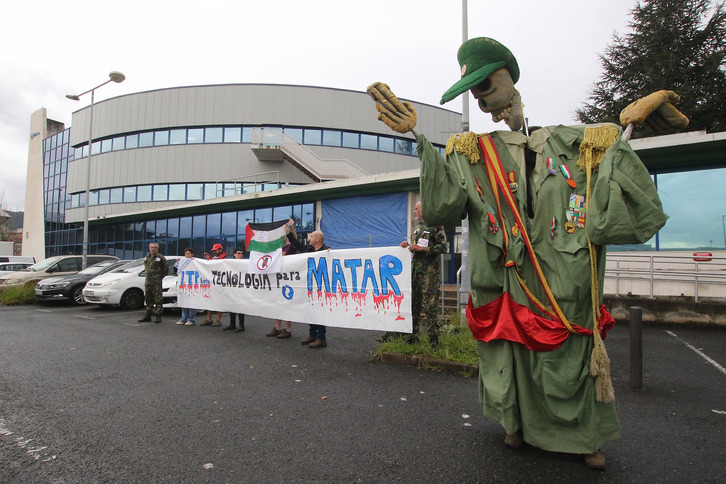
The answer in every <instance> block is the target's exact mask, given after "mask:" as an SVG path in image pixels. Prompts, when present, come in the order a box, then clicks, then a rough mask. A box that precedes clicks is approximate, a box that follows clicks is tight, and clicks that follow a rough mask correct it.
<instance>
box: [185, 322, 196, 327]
mask: <svg viewBox="0 0 726 484" xmlns="http://www.w3.org/2000/svg"><path fill="white" fill-rule="evenodd" d="M194 324H195V323H194V321H187V322H186V323H184V326H194Z"/></svg>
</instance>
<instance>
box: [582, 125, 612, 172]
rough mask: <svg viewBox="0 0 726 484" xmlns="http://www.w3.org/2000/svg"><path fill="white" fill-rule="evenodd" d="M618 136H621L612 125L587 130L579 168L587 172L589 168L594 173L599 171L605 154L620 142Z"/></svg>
mask: <svg viewBox="0 0 726 484" xmlns="http://www.w3.org/2000/svg"><path fill="white" fill-rule="evenodd" d="M618 136H620V132H619V131H618V128H616V127H615V126H613V125H612V124H604V125H602V126H598V127H595V128H585V135H584V136H583V138H582V143H581V144H580V158H579V159H578V160H577V167H578V168H580V170H582V171H586V170H587V168H588V167H589V168H590V169H591V170H592V171H593V172H595V171H597V167H598V166H599V165H600V161H602V159H603V157H604V156H605V152H606V151H607V150H608V149H609V148H610V147H611V146H612V145H613V144H614V143H615V142H616V141H617V140H618Z"/></svg>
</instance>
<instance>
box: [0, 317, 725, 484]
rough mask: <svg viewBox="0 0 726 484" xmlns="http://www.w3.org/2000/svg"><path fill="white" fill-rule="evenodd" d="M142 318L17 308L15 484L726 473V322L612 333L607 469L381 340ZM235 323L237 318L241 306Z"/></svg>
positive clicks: (10, 342) (703, 477) (9, 450)
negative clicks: (612, 405) (516, 424)
mask: <svg viewBox="0 0 726 484" xmlns="http://www.w3.org/2000/svg"><path fill="white" fill-rule="evenodd" d="M140 315H141V312H136V311H121V310H116V309H111V310H108V309H106V310H104V309H100V308H97V307H93V306H84V307H73V306H66V305H59V306H50V305H42V306H41V305H39V306H27V307H15V308H13V307H0V482H2V483H4V484H7V483H27V482H33V483H35V482H39V483H41V482H42V483H44V482H49V483H50V482H52V483H70V482H83V483H92V482H139V483H141V482H143V483H149V482H169V483H172V482H174V483H182V482H213V483H216V482H371V483H373V482H376V483H378V482H427V483H450V482H457V483H476V482H548V483H549V482H568V483H569V482H598V483H600V482H602V483H629V482H639V483H641V482H673V483H683V482H689V483H690V482H693V483H711V482H713V483H716V482H719V483H720V482H723V480H724V476H725V475H726V459H725V457H726V455H725V454H726V450H725V448H724V446H725V443H726V438H725V437H726V435H725V434H726V398H725V397H726V369H725V368H724V367H726V328H718V327H717V328H713V327H695V326H689V325H680V326H666V325H659V324H649V325H647V326H646V327H645V328H644V340H643V341H644V343H643V361H644V364H643V388H640V389H635V388H631V387H630V384H629V382H630V368H629V328H628V326H627V325H616V327H615V329H613V330H612V331H611V332H610V334H609V335H608V338H607V340H606V341H605V342H606V345H607V349H608V352H609V354H610V358H611V360H612V376H613V383H614V386H615V391H616V401H617V405H618V410H619V416H620V420H621V425H622V430H623V438H622V440H621V441H619V442H612V443H608V444H607V445H605V446H604V448H603V451H604V453H605V454H606V456H607V469H606V470H605V471H603V472H600V471H593V470H590V469H587V468H586V467H585V466H584V464H582V462H581V458H580V457H578V456H572V455H566V454H554V453H549V452H544V451H540V450H538V449H534V448H531V447H527V446H525V448H523V449H522V450H519V451H513V450H511V449H508V448H506V447H505V446H504V445H503V444H502V440H503V437H504V434H503V431H502V430H501V428H499V426H498V424H495V423H493V422H490V421H487V420H486V419H484V417H483V416H482V415H481V409H480V405H479V403H478V402H477V390H476V385H477V382H476V379H475V378H467V377H464V376H461V375H458V374H454V373H446V372H436V371H429V370H419V369H415V368H411V367H403V366H395V365H385V364H380V363H374V362H372V361H371V353H372V352H373V351H374V350H375V347H376V342H375V339H376V337H377V336H379V334H377V333H373V332H368V331H360V330H348V329H339V328H331V329H330V330H329V332H328V338H329V340H328V341H329V346H328V347H327V348H324V349H317V350H312V349H309V348H307V347H305V346H302V345H300V344H299V340H300V339H302V338H303V337H305V336H307V326H306V325H301V324H293V338H291V339H288V340H277V339H274V338H266V337H265V333H266V332H267V331H269V329H270V328H271V327H272V322H271V321H270V320H267V319H264V318H248V321H247V323H246V327H247V331H245V332H243V333H233V332H230V331H221V330H220V329H219V328H210V327H199V326H196V327H184V326H176V325H175V324H174V322H175V321H176V320H177V319H178V318H177V316H178V313H176V314H175V313H167V314H165V316H164V319H163V322H162V323H161V324H152V323H137V322H136V320H137V319H139V317H140ZM225 319H226V316H225Z"/></svg>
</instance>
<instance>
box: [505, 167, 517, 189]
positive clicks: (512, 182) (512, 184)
mask: <svg viewBox="0 0 726 484" xmlns="http://www.w3.org/2000/svg"><path fill="white" fill-rule="evenodd" d="M507 178H509V189H510V190H511V191H512V193H514V192H516V191H517V189H518V188H519V183H517V174H516V173H514V171H510V172H509V173H507Z"/></svg>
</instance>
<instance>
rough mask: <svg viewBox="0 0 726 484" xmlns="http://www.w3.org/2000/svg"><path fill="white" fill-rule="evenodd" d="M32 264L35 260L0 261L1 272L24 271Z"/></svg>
mask: <svg viewBox="0 0 726 484" xmlns="http://www.w3.org/2000/svg"><path fill="white" fill-rule="evenodd" d="M32 265H33V262H0V274H8V273H10V272H17V271H22V270H23V269H27V268H28V267H30V266H32Z"/></svg>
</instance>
